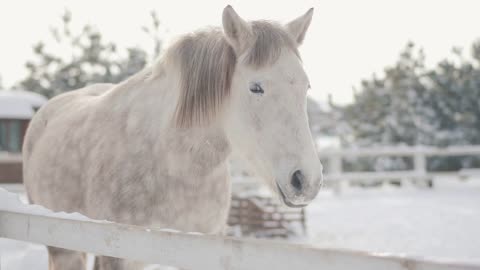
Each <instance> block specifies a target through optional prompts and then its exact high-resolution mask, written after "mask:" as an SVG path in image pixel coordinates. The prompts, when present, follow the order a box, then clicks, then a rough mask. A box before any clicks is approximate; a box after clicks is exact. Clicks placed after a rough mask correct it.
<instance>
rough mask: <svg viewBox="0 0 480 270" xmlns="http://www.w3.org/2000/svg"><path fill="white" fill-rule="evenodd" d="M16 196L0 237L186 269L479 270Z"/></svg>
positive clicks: (0, 215)
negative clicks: (111, 217)
mask: <svg viewBox="0 0 480 270" xmlns="http://www.w3.org/2000/svg"><path fill="white" fill-rule="evenodd" d="M12 196H13V195H12V193H8V192H6V191H1V190H0V202H2V204H1V205H0V237H3V238H10V239H16V240H22V241H28V242H33V243H38V244H44V245H49V246H55V247H60V248H66V249H71V250H78V251H84V252H90V253H94V254H99V255H106V256H113V257H118V258H125V259H131V260H137V261H143V262H147V263H154V264H162V265H170V266H176V267H181V268H185V269H192V270H195V269H211V270H225V269H236V270H243V269H245V270H246V269H249V270H255V269H262V270H263V269H275V270H284V269H285V270H287V269H288V270H291V269H305V270H309V269H329V270H341V269H345V270H347V269H372V270H375V269H382V270H383V269H389V270H397V269H398V270H400V269H402V270H403V269H405V270H406V269H409V270H412V269H423V270H429V269H440V270H441V269H455V270H456V269H480V265H473V264H463V263H459V262H450V263H448V262H440V261H428V260H422V259H415V258H403V257H395V256H389V255H381V254H367V253H362V252H352V251H340V250H331V249H315V248H312V247H308V246H302V245H298V244H285V243H281V242H273V241H264V240H262V241H260V240H245V239H236V238H228V237H220V236H212V235H202V234H194V233H180V232H174V231H168V230H154V229H146V228H143V227H137V226H131V225H124V224H117V223H111V222H106V221H97V220H91V219H88V218H85V217H83V216H81V215H79V214H73V215H71V214H62V213H60V214H59V213H53V212H51V211H49V210H47V209H44V208H42V207H39V206H26V205H23V204H21V203H20V202H19V201H18V200H16V201H15V200H11V199H9V198H12ZM5 202H7V203H8V204H5Z"/></svg>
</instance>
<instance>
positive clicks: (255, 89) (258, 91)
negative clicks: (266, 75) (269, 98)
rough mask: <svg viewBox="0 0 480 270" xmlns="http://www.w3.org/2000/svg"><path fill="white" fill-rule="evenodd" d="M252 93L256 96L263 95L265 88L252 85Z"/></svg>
mask: <svg viewBox="0 0 480 270" xmlns="http://www.w3.org/2000/svg"><path fill="white" fill-rule="evenodd" d="M250 91H251V92H252V93H254V94H263V93H264V91H263V88H262V86H261V85H260V84H259V83H252V84H250Z"/></svg>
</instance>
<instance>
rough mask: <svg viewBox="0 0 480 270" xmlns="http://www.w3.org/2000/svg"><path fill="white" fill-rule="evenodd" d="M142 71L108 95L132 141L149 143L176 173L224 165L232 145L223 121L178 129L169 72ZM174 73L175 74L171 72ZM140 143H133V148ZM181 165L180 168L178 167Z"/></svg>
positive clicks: (175, 93) (199, 173)
mask: <svg viewBox="0 0 480 270" xmlns="http://www.w3.org/2000/svg"><path fill="white" fill-rule="evenodd" d="M149 74H150V71H149V70H146V71H142V72H140V73H139V74H136V75H134V76H133V77H132V78H130V79H129V80H127V81H126V82H123V83H121V84H119V85H118V86H117V87H116V89H112V90H113V91H111V93H109V95H110V96H108V97H107V99H108V103H110V104H111V106H113V108H114V113H115V115H117V116H120V118H118V117H117V121H119V122H118V124H119V125H121V126H123V131H124V134H126V136H127V137H128V138H127V139H128V141H129V142H130V143H133V142H137V143H139V144H143V145H145V144H148V145H149V149H150V150H151V151H152V152H153V153H154V155H155V157H156V158H158V159H159V160H162V161H163V162H165V161H166V162H168V163H169V165H168V171H169V172H170V173H173V174H175V175H178V176H180V175H183V174H185V173H189V174H192V175H196V176H202V175H205V176H207V175H208V174H209V173H210V172H212V171H213V170H214V169H215V168H217V167H218V166H220V165H222V164H224V163H225V162H226V160H227V157H228V155H229V154H230V145H229V143H228V140H227V138H226V136H225V133H224V132H223V127H222V125H221V124H219V123H218V124H212V125H211V126H209V127H205V128H189V129H177V128H175V127H173V125H172V119H173V115H174V112H175V108H176V104H177V100H178V93H179V92H180V91H178V89H176V88H177V83H175V78H172V77H171V76H170V77H169V74H165V73H164V74H162V75H161V76H157V77H156V78H155V77H150V75H149ZM172 76H173V75H172ZM136 147H137V148H138V147H140V146H135V145H132V148H133V149H132V150H133V151H136V149H135V148H136ZM178 166H180V167H178Z"/></svg>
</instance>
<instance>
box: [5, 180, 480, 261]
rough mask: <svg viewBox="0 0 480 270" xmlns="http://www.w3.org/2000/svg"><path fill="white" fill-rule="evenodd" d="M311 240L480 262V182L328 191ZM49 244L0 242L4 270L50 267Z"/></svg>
mask: <svg viewBox="0 0 480 270" xmlns="http://www.w3.org/2000/svg"><path fill="white" fill-rule="evenodd" d="M307 214H308V220H307V221H308V229H309V237H308V238H307V239H306V240H302V241H306V242H309V243H311V244H313V245H315V246H318V247H329V248H341V249H353V250H362V251H370V252H376V253H390V254H395V255H408V256H415V257H427V258H433V259H440V260H449V261H450V260H454V261H462V262H471V263H478V264H480V179H478V180H472V181H469V182H464V183H459V182H457V181H452V180H450V179H442V180H439V181H437V182H436V187H435V188H434V189H433V190H429V189H419V188H416V187H406V188H405V187H402V188H396V187H388V186H387V187H383V188H372V189H350V190H345V192H344V193H342V195H340V196H335V195H333V194H331V193H330V192H328V191H327V192H323V193H321V194H320V195H319V197H318V198H317V199H316V200H315V202H314V203H313V204H312V205H311V206H309V207H308V208H307ZM47 262H48V258H47V254H46V249H45V248H44V247H43V246H39V245H34V244H29V243H23V242H18V241H12V240H6V239H0V269H2V270H20V269H22V270H23V269H47Z"/></svg>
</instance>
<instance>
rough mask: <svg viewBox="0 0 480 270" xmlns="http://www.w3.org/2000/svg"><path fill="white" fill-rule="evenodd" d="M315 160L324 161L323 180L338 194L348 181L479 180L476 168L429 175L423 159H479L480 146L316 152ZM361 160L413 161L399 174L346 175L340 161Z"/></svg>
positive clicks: (352, 173) (355, 149) (368, 173)
mask: <svg viewBox="0 0 480 270" xmlns="http://www.w3.org/2000/svg"><path fill="white" fill-rule="evenodd" d="M318 153H319V156H320V158H321V159H323V160H327V166H326V167H325V172H324V173H325V180H326V181H327V183H329V184H331V185H333V186H334V188H335V189H336V190H337V191H340V188H341V186H342V184H344V183H345V182H349V181H354V180H357V181H366V182H368V181H390V180H400V181H403V180H428V181H432V179H434V178H435V177H438V176H451V177H461V178H467V177H469V176H480V168H478V169H464V170H460V171H453V172H452V171H450V172H432V171H428V170H427V158H429V157H441V156H443V157H445V156H451V157H454V156H480V145H467V146H451V147H445V148H437V147H428V146H415V147H406V146H401V147H393V146H389V147H372V148H351V149H319V150H318ZM362 157H410V158H412V160H413V169H412V170H401V171H368V172H363V171H362V172H346V171H344V169H343V161H344V160H345V159H346V158H362Z"/></svg>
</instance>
